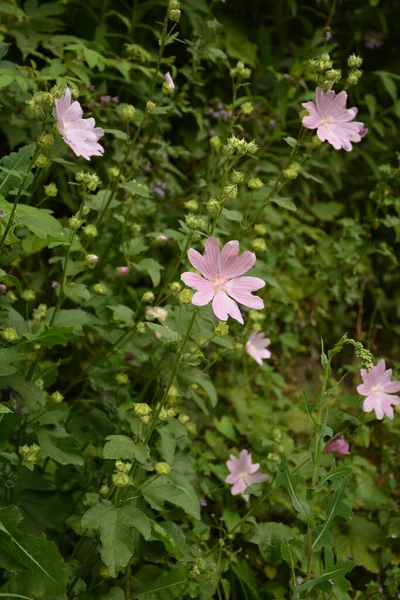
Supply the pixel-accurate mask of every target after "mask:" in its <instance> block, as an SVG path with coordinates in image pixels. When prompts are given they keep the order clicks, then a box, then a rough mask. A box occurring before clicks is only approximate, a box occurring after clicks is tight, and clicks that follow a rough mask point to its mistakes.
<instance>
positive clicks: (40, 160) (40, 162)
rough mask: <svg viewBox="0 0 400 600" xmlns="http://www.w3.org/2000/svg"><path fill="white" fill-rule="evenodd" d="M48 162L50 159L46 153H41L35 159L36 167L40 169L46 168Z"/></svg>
mask: <svg viewBox="0 0 400 600" xmlns="http://www.w3.org/2000/svg"><path fill="white" fill-rule="evenodd" d="M48 164H49V161H48V160H47V158H46V157H45V155H44V154H39V156H38V157H37V159H36V160H35V167H37V168H38V169H44V168H45V167H47V165H48Z"/></svg>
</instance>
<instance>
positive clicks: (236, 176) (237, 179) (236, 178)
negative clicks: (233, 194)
mask: <svg viewBox="0 0 400 600" xmlns="http://www.w3.org/2000/svg"><path fill="white" fill-rule="evenodd" d="M243 179H244V173H241V172H240V171H235V169H233V171H232V173H231V181H232V183H242V181H243Z"/></svg>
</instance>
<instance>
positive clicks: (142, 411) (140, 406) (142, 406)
mask: <svg viewBox="0 0 400 600" xmlns="http://www.w3.org/2000/svg"><path fill="white" fill-rule="evenodd" d="M133 412H134V413H135V415H137V416H138V417H145V416H147V415H149V414H150V413H151V408H150V406H149V405H148V404H146V403H145V402H138V403H137V404H134V405H133Z"/></svg>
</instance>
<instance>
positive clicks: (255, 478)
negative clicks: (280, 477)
mask: <svg viewBox="0 0 400 600" xmlns="http://www.w3.org/2000/svg"><path fill="white" fill-rule="evenodd" d="M246 479H247V483H248V486H250V485H252V484H253V483H262V482H263V481H265V480H266V479H268V478H267V476H266V475H264V474H263V473H256V474H255V475H249V476H248V477H246Z"/></svg>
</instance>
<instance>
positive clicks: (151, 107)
mask: <svg viewBox="0 0 400 600" xmlns="http://www.w3.org/2000/svg"><path fill="white" fill-rule="evenodd" d="M156 107H157V104H155V103H154V102H152V101H151V100H147V102H146V110H147V112H151V111H152V110H154V109H155V108H156Z"/></svg>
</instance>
